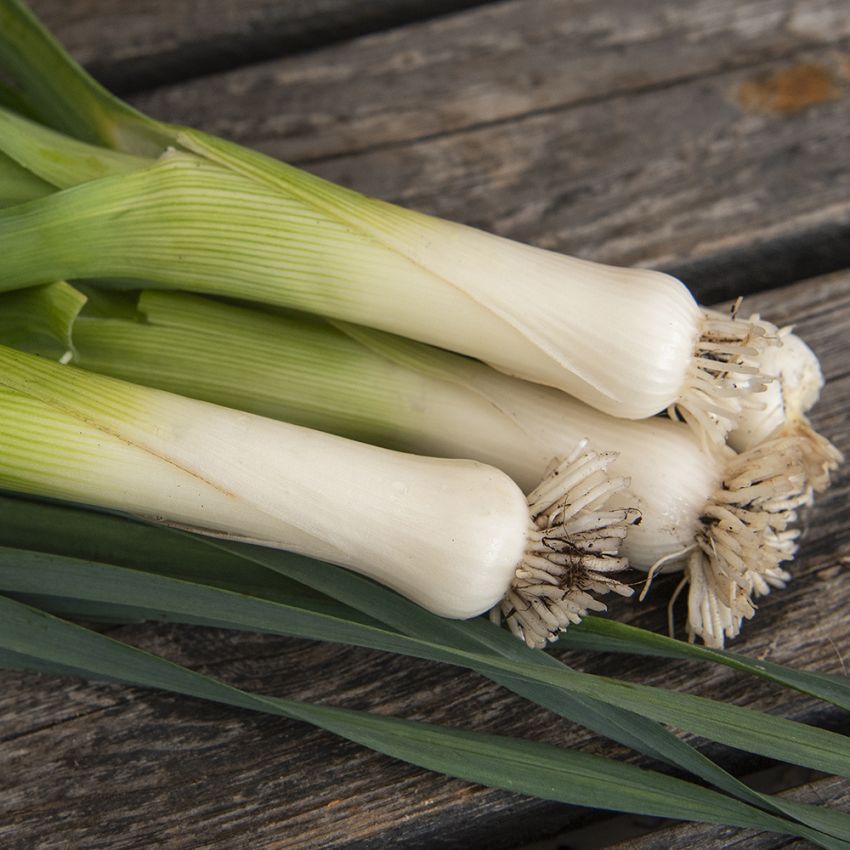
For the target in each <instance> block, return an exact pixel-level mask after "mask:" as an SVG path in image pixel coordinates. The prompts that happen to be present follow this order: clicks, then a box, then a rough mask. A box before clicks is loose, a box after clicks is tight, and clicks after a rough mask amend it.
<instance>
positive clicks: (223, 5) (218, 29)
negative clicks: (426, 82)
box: [30, 0, 482, 92]
mask: <svg viewBox="0 0 850 850" xmlns="http://www.w3.org/2000/svg"><path fill="white" fill-rule="evenodd" d="M478 2H482V0H370V2H368V3H358V2H357V0H320V2H315V0H247V2H246V0H242V2H239V3H232V2H228V0H176V2H175V1H172V2H169V0H142V1H141V2H133V3H111V2H108V0H107V2H103V0H31V2H30V6H31V7H32V9H33V11H34V12H35V13H36V14H37V15H39V17H40V18H41V19H42V20H43V21H44V23H45V24H46V25H47V26H48V27H49V28H50V29H51V31H53V32H54V33H55V34H56V35H57V36H58V37H59V38H60V39H61V41H62V42H63V43H64V44H65V45H66V46H67V47H68V49H69V50H71V51H72V52H73V53H74V54H75V55H76V56H77V57H78V58H79V60H80V61H81V62H83V63H84V64H85V65H86V66H87V67H88V68H89V70H90V71H91V72H92V73H93V74H94V76H95V77H97V78H98V79H99V80H100V81H101V82H103V83H104V84H105V85H107V86H109V87H110V88H113V89H115V90H116V91H122V92H127V91H139V90H141V89H144V88H147V87H150V86H154V85H160V84H162V83H165V82H173V81H174V80H180V79H189V78H192V77H198V76H202V75H204V74H211V73H213V72H216V71H222V70H225V69H227V68H234V67H238V66H239V65H247V64H250V63H252V62H260V61H262V60H264V59H269V58H272V57H275V56H286V55H288V54H290V53H293V52H296V51H301V50H309V49H311V48H315V47H317V46H320V45H324V44H332V43H334V42H338V41H343V40H345V39H348V38H352V37H354V36H357V35H361V34H362V33H368V32H375V31H378V30H383V29H388V28H391V27H396V26H400V25H403V24H406V23H409V22H410V21H418V20H423V19H426V18H430V17H433V16H436V15H443V14H446V13H449V12H454V11H457V10H458V9H465V8H468V7H470V6H474V5H476V4H477V3H478Z"/></svg>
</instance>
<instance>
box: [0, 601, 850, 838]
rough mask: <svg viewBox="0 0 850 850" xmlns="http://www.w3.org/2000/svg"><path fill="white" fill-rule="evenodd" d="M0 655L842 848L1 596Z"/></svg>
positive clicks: (448, 767)
mask: <svg viewBox="0 0 850 850" xmlns="http://www.w3.org/2000/svg"><path fill="white" fill-rule="evenodd" d="M0 649H2V651H3V652H2V654H1V655H0V662H3V663H5V664H6V665H8V666H10V667H15V668H16V669H27V668H30V669H38V670H40V671H46V670H51V669H53V670H56V671H57V672H63V673H68V672H70V671H75V672H78V673H80V674H84V675H88V676H94V677H103V678H107V679H109V680H112V681H116V680H117V681H124V682H126V683H128V684H132V685H137V686H144V687H155V688H160V689H164V690H169V691H173V692H176V693H182V694H185V695H188V696H193V697H198V698H201V699H207V700H214V701H217V702H221V703H224V704H226V705H231V706H235V707H239V708H244V709H249V710H254V711H264V712H267V713H271V714H278V715H280V716H284V717H289V718H292V719H297V720H303V721H305V722H308V723H312V724H313V725H317V726H319V727H321V728H323V729H327V730H328V731H332V732H334V733H336V734H338V735H341V736H342V737H345V738H348V739H349V740H352V741H356V742H357V743H361V744H364V745H366V746H369V747H371V748H372V749H375V750H377V751H379V752H383V753H386V754H388V755H391V756H395V757H397V758H400V759H403V760H405V761H409V762H411V763H412V764H417V765H419V766H421V767H426V768H429V769H431V770H436V771H438V772H441V773H446V774H448V775H450V776H456V777H458V778H461V779H465V780H467V781H471V782H479V783H483V784H487V785H490V786H492V787H497V788H505V789H507V790H511V791H517V792H520V793H526V794H533V795H535V796H538V797H542V798H544V799H551V800H559V801H562V802H567V803H571V804H574V805H590V806H594V807H598V808H612V809H614V810H617V811H631V812H639V813H641V814H646V815H657V816H662V817H671V816H672V817H678V818H685V819H690V820H704V821H707V822H711V823H728V824H733V825H737V826H746V827H753V828H756V829H767V830H774V831H779V832H787V833H789V834H792V835H798V836H802V837H807V838H809V839H810V840H812V841H814V842H816V843H817V844H819V845H820V846H822V847H829V848H840V847H841V846H842V843H841V842H840V841H839V840H838V839H835V838H832V837H831V836H828V835H825V834H822V833H819V832H816V831H814V830H810V829H808V828H806V827H804V826H798V825H796V824H793V823H791V822H789V821H787V820H784V819H780V818H776V817H773V816H771V815H768V814H766V813H764V812H761V811H759V810H757V809H754V808H753V807H751V806H748V805H747V804H744V803H741V802H738V801H735V800H731V799H729V798H728V797H726V796H724V795H722V794H719V793H717V792H714V791H710V790H708V789H704V788H700V787H699V786H694V785H690V784H689V783H686V782H683V781H681V780H678V779H674V778H671V777H666V776H663V775H661V774H656V773H654V772H652V771H647V770H644V769H641V768H638V767H634V766H632V765H629V764H625V763H622V762H613V761H610V760H606V759H603V758H600V757H598V756H592V755H588V754H585V753H578V752H575V751H570V750H563V749H559V748H555V747H551V746H548V745H543V744H537V743H534V742H530V741H524V740H521V739H516V738H506V737H502V736H495V735H483V734H480V733H472V732H467V731H463V730H458V729H451V730H449V729H444V728H441V727H439V726H433V725H429V724H424V723H418V722H413V721H408V720H400V719H398V718H393V717H386V716H380V715H371V714H368V713H364V712H357V711H352V710H348V709H341V708H334V707H330V706H318V705H310V704H308V703H299V702H296V701H294V700H287V699H278V698H274V697H268V696H260V695H258V694H253V693H250V692H246V691H242V690H239V689H237V688H233V687H230V686H228V685H226V684H225V683H223V682H221V681H218V680H216V679H213V678H212V677H209V676H203V675H201V674H198V673H194V672H192V671H190V670H188V669H187V668H184V667H181V666H179V665H177V664H174V663H172V662H168V661H165V660H164V659H162V658H159V657H157V656H155V655H151V654H149V653H145V652H143V651H141V650H139V649H136V648H133V647H129V646H127V645H125V644H122V643H120V642H118V641H115V640H112V639H111V638H109V637H107V636H105V635H100V634H97V633H95V632H91V631H88V630H86V629H84V628H82V627H80V626H75V625H72V624H70V623H67V622H65V621H62V620H59V619H57V618H54V617H51V616H49V615H47V614H45V613H43V612H40V611H36V610H34V609H32V608H28V607H27V606H24V605H21V604H20V603H17V602H14V601H13V600H10V599H4V598H2V597H0Z"/></svg>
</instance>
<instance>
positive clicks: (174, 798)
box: [0, 272, 850, 850]
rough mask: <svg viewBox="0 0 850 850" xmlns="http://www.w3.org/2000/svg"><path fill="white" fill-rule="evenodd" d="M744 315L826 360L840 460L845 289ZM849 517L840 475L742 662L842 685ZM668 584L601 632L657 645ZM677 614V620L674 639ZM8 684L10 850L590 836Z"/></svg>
mask: <svg viewBox="0 0 850 850" xmlns="http://www.w3.org/2000/svg"><path fill="white" fill-rule="evenodd" d="M747 306H748V307H749V308H751V309H753V310H760V311H761V312H762V313H763V314H765V315H767V316H769V317H771V318H773V319H775V320H777V321H779V322H783V323H784V322H790V321H793V322H795V323H796V325H797V328H798V330H799V332H800V334H801V335H802V336H803V337H804V338H805V339H807V340H808V341H809V342H810V343H811V345H812V346H813V347H814V349H815V350H816V351H817V353H818V354H819V355H820V356H821V358H822V362H823V366H824V370H825V372H826V375H827V378H828V379H829V383H828V385H827V387H826V389H825V391H824V394H823V398H822V401H821V403H820V405H819V406H818V407H817V408H816V411H815V416H814V421H815V423H816V425H817V426H818V427H819V428H820V429H821V430H822V431H823V432H824V433H826V434H827V435H829V436H830V437H831V438H832V439H834V441H835V442H836V444H837V445H838V446H839V448H841V449H842V450H843V451H844V452H845V453H847V454H850V415H848V413H847V411H848V409H850V370H848V368H847V357H846V351H847V339H848V332H849V331H850V272H844V273H840V274H835V275H832V276H829V277H827V278H822V279H818V280H811V281H806V282H803V283H800V284H798V285H796V286H794V287H791V288H789V289H785V290H778V291H772V292H769V293H762V294H760V295H757V296H754V297H752V298H751V299H748V304H747ZM849 497H850V470H848V469H847V468H846V467H845V468H844V469H843V470H842V471H841V473H840V474H839V476H838V477H837V479H836V482H835V486H834V487H833V488H832V490H830V491H829V492H828V493H827V494H825V495H824V496H823V497H822V498H821V499H820V500H819V503H818V504H817V505H816V506H815V507H814V508H813V509H811V510H810V511H808V512H807V514H806V516H805V518H804V527H805V536H804V541H803V548H802V553H801V557H800V558H799V559H798V561H797V562H796V563H795V564H794V565H793V572H794V575H795V580H794V581H793V582H792V583H791V585H790V586H789V588H788V589H787V590H786V591H784V592H781V593H774V594H771V595H770V596H769V597H767V598H766V599H764V600H763V601H762V603H761V605H760V610H759V613H758V615H757V617H756V618H755V619H754V620H753V621H752V622H750V623H748V624H747V625H746V627H745V629H744V634H743V636H742V639H740V640H739V641H737V642H736V643H735V645H734V648H735V649H737V650H738V651H740V652H742V653H745V654H748V655H750V656H754V657H759V658H766V659H770V660H772V661H776V662H779V663H790V664H793V665H795V666H798V667H801V668H807V669H815V670H823V671H829V672H833V673H841V672H846V663H847V659H848V658H850V636H848V628H847V616H846V615H847V610H848V608H849V607H850V577H848V572H847V568H846V563H847V559H848V557H849V556H850V540H848V536H847V528H848V524H849V523H850V498H849ZM674 583H675V579H674V578H673V577H671V578H670V579H668V580H666V581H661V582H659V583H658V584H657V585H656V587H655V592H654V593H653V595H652V597H651V600H650V601H649V602H648V603H645V604H643V605H639V604H637V603H635V602H629V601H625V600H623V601H618V602H617V603H616V604H614V605H612V610H611V614H612V615H613V616H616V617H619V618H622V619H624V620H626V621H629V622H634V623H637V624H639V625H643V626H645V627H648V628H653V629H656V630H663V629H664V628H665V606H666V598H667V595H668V594H669V592H670V591H671V590H672V587H673V585H674ZM682 614H683V612H682V610H681V607H680V608H679V609H678V611H677V618H678V620H679V622H681V619H682ZM115 634H116V635H117V636H119V637H122V638H124V639H126V640H130V641H132V642H133V643H136V644H138V645H140V646H143V647H145V648H148V649H151V650H153V651H157V652H161V653H163V654H165V655H167V656H168V657H171V658H173V659H175V660H177V661H180V662H182V663H186V664H189V665H190V666H193V667H195V668H198V669H202V670H208V671H211V672H214V673H215V674H217V675H220V676H223V677H224V678H226V679H227V680H229V681H232V682H234V683H235V684H239V685H241V686H244V687H249V688H254V689H258V690H261V691H265V692H267V693H274V694H278V695H285V696H292V697H296V698H300V699H307V700H327V701H330V702H333V703H335V704H341V705H347V706H350V707H354V708H369V709H373V710H376V711H382V712H391V713H394V714H399V715H402V716H406V717H412V718H417V719H427V720H430V721H435V722H444V723H448V724H454V725H463V726H465V727H468V728H473V729H479V730H481V731H487V732H499V733H505V734H513V735H522V736H526V737H529V738H533V739H536V740H543V741H549V742H552V743H557V744H560V745H564V746H578V747H582V748H584V749H586V750H589V751H592V752H597V753H603V754H610V755H616V756H625V755H626V753H624V752H623V751H622V750H621V749H620V748H619V747H617V746H614V745H613V744H610V743H608V742H606V741H603V740H600V739H598V738H595V737H594V736H592V735H590V734H588V733H587V732H585V731H584V730H582V729H580V728H578V727H575V726H573V725H571V724H567V723H564V722H562V721H558V720H556V719H554V718H553V717H551V716H550V715H548V714H546V713H544V712H541V711H529V709H528V705H527V704H526V703H524V702H523V701H521V700H519V699H517V698H515V697H512V696H511V695H510V694H508V693H507V692H505V691H503V690H502V689H500V688H498V687H496V686H495V685H492V684H490V683H488V682H485V681H483V680H482V679H480V678H478V677H477V676H473V675H470V674H468V673H464V672H462V671H458V670H452V669H448V668H442V667H439V666H436V665H432V664H426V663H421V662H411V661H408V660H405V659H401V658H387V657H385V656H382V655H379V654H377V653H373V652H367V651H364V650H357V649H345V648H340V647H335V646H324V645H321V644H312V643H306V642H299V641H294V640H283V639H275V638H270V637H267V636H266V637H263V636H257V635H234V634H229V633H224V632H218V631H213V630H208V629H200V628H181V627H169V626H161V625H160V626H146V625H136V626H128V627H122V628H120V629H118V630H117V631H116V632H115ZM566 660H568V661H569V663H571V664H573V665H575V666H577V667H579V668H581V669H585V670H588V671H591V672H596V673H602V674H606V675H613V676H619V677H622V678H625V679H631V680H635V681H640V682H646V683H649V684H659V685H663V686H665V687H671V688H677V689H687V690H688V691H690V692H692V693H697V694H702V695H706V696H711V697H713V698H716V699H721V700H728V701H734V702H735V703H737V704H739V705H747V706H751V707H753V708H756V709H762V710H768V711H778V712H780V713H782V714H783V715H784V716H787V717H792V718H795V719H799V720H803V721H807V722H810V723H815V724H818V725H822V726H826V727H829V728H834V729H837V730H844V731H847V729H846V726H847V722H846V721H847V717H846V714H845V713H844V712H840V711H838V710H834V709H831V708H829V707H828V706H824V705H822V704H820V703H817V702H815V701H813V700H810V699H808V698H806V697H803V696H799V695H795V694H793V693H790V692H784V691H781V690H779V689H777V688H775V687H773V686H771V685H768V684H766V683H760V682H756V681H753V680H750V679H747V678H743V677H741V676H740V675H737V674H735V673H732V672H731V671H727V670H724V669H719V668H712V667H707V666H701V665H695V664H691V663H665V662H661V661H654V660H635V659H630V658H628V657H623V656H602V655H590V656H586V657H583V656H579V655H577V654H575V653H568V654H567V655H566ZM0 680H2V682H3V687H2V689H0V730H2V732H0V741H2V743H0V765H2V769H0V844H3V846H9V847H14V848H18V847H20V848H30V847H39V848H45V850H47V848H64V847H69V846H72V847H75V848H79V849H80V850H83V848H103V847H109V848H136V847H140V846H153V845H157V846H165V847H169V848H172V847H173V848H181V850H182V848H201V847H220V846H252V847H275V848H283V847H298V848H312V847H336V848H347V850H352V848H363V849H364V850H365V848H369V850H372V848H375V849H377V848H384V847H406V848H407V847H423V848H426V847H427V848H432V847H445V848H454V847H457V848H460V847H471V848H476V847H481V848H485V847H486V848H508V847H513V846H516V845H517V844H518V843H520V842H521V841H527V840H531V839H535V838H541V837H543V836H545V835H547V834H555V833H557V832H559V831H561V830H563V829H564V828H566V827H568V826H569V825H574V824H576V823H580V822H582V820H583V819H584V818H586V815H585V814H583V813H581V812H577V811H576V810H575V809H571V808H569V807H566V806H561V805H556V804H552V803H547V802H543V801H538V800H530V799H527V798H523V797H519V796H517V795H513V794H509V793H506V792H502V791H495V790H489V789H484V788H480V787H477V786H469V785H467V784H465V783H462V782H459V781H455V780H448V779H445V778H443V777H440V776H437V775H434V774H430V773H426V772H424V771H421V770H418V769H416V768H413V767H410V766H407V765H404V764H400V763H397V762H395V761H392V760H390V759H388V758H385V757H383V756H379V755H376V754H374V753H370V752H367V751H365V750H362V749H360V748H359V747H356V746H354V745H351V744H348V743H346V742H343V741H339V740H337V739H334V738H332V737H331V736H329V735H326V734H324V733H321V732H317V731H313V730H310V729H308V728H307V727H305V726H303V725H301V724H298V723H291V722H285V721H281V720H277V719H273V718H267V717H259V716H254V715H250V714H247V713H243V712H237V711H233V710H228V709H224V708H220V707H217V706H209V705H204V704H202V703H200V702H195V701H192V700H187V699H182V698H176V697H171V696H167V695H162V694H157V693H152V692H147V691H142V690H135V689H127V688H121V687H118V686H113V685H104V684H97V685H95V684H85V683H79V682H73V681H66V680H54V679H49V678H47V677H42V676H27V675H22V674H9V673H6V674H3V675H2V676H1V677H0ZM708 752H710V753H711V754H712V755H714V756H715V757H716V758H718V760H719V761H721V762H722V763H723V764H725V765H727V766H728V767H730V768H731V769H733V770H737V771H746V772H749V771H750V770H752V769H753V767H754V766H756V765H757V764H758V760H753V759H750V758H746V757H743V756H742V755H741V754H740V753H735V752H733V751H728V750H725V749H723V748H718V747H710V748H708Z"/></svg>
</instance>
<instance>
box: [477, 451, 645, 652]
mask: <svg viewBox="0 0 850 850" xmlns="http://www.w3.org/2000/svg"><path fill="white" fill-rule="evenodd" d="M616 457H617V455H616V454H613V453H604V454H597V452H595V451H594V450H593V449H591V448H589V446H588V441H587V440H583V441H582V442H581V443H579V445H578V446H577V447H576V449H575V450H574V451H573V452H572V454H571V455H570V456H569V457H568V458H567V459H566V460H564V461H560V462H553V464H552V465H550V468H549V470H548V471H547V473H546V475H545V476H544V478H543V481H542V482H541V483H540V485H539V486H538V487H537V488H536V489H535V490H534V491H532V492H531V493H530V494H529V495H528V497H527V498H528V507H529V513H530V516H531V529H530V530H529V534H528V544H527V547H526V551H525V555H524V557H523V559H522V563H521V564H520V565H519V566H518V567H517V569H516V573H515V575H514V579H513V582H512V584H511V587H510V589H509V590H508V593H507V594H506V595H505V597H504V599H503V600H502V602H501V603H500V605H498V606H496V607H495V608H493V610H492V611H491V613H490V616H491V619H492V620H493V621H494V622H499V621H500V620H501V619H502V618H504V619H505V620H506V621H507V624H508V627H509V628H510V630H511V632H513V634H515V635H516V636H517V637H519V638H520V639H521V640H524V641H525V642H526V643H527V644H528V645H529V646H531V647H536V648H542V647H544V646H546V644H547V643H548V642H549V641H552V640H555V639H556V638H557V637H558V635H559V633H560V632H562V631H563V630H564V629H565V628H567V626H568V625H569V624H570V623H578V622H580V621H581V619H582V618H583V617H584V616H586V615H587V613H588V612H589V611H604V610H606V606H605V604H604V603H602V602H600V601H599V600H598V599H596V598H595V596H594V595H593V594H605V593H608V592H609V591H613V592H614V593H618V594H620V595H621V596H631V594H632V589H631V588H630V587H628V586H626V585H624V584H621V583H620V582H619V581H617V580H616V579H614V578H612V576H611V574H612V573H615V572H620V571H622V570H624V569H626V567H627V566H628V564H627V562H626V559H625V558H623V557H621V556H620V555H619V554H618V553H619V547H620V544H621V543H622V541H623V539H624V538H625V536H626V533H627V532H628V529H629V527H630V526H631V525H633V524H635V523H636V522H639V521H640V512H639V511H637V510H635V509H633V508H624V509H606V507H605V505H606V503H607V501H608V499H609V498H610V497H611V495H612V494H613V493H616V492H618V491H619V490H621V489H623V488H624V487H626V486H627V485H628V482H627V480H626V479H624V478H609V476H608V472H607V471H608V467H609V466H610V465H611V463H613V462H614V460H615V459H616Z"/></svg>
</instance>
